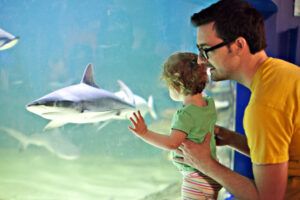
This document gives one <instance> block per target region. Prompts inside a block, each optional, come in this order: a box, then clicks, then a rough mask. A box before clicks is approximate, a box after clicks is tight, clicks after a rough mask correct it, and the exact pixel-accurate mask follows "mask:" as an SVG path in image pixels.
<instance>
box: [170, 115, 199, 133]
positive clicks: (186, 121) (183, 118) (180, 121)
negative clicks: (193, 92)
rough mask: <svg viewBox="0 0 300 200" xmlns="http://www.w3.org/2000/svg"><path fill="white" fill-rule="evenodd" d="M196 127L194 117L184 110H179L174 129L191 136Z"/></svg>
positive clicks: (173, 121) (175, 117) (174, 119)
mask: <svg viewBox="0 0 300 200" xmlns="http://www.w3.org/2000/svg"><path fill="white" fill-rule="evenodd" d="M193 126H194V121H193V119H192V117H191V116H190V115H189V114H188V113H187V112H186V111H183V110H178V111H177V112H176V113H175V115H174V117H173V120H172V125H171V128H172V129H176V130H180V131H183V132H185V133H186V134H189V133H190V132H191V130H192V128H193Z"/></svg>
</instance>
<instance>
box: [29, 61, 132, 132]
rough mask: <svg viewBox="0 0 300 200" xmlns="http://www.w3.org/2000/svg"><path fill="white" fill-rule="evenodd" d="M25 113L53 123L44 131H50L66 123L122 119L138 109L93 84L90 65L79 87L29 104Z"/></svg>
mask: <svg viewBox="0 0 300 200" xmlns="http://www.w3.org/2000/svg"><path fill="white" fill-rule="evenodd" d="M124 92H125V93H126V92H127V91H124ZM128 95H129V96H130V95H132V94H128ZM132 99H133V98H132ZM26 109H27V110H28V111H30V112H32V113H35V114H37V115H39V116H41V117H43V118H46V119H49V120H52V121H51V122H50V123H49V124H47V125H46V127H45V129H51V128H56V127H60V126H63V125H64V124H67V123H79V124H81V123H94V122H99V121H105V120H108V119H120V118H121V119H122V118H124V115H127V114H128V112H131V113H132V112H133V111H134V109H135V105H134V102H128V101H124V100H123V99H121V98H120V97H118V96H116V95H115V94H114V93H112V92H109V91H107V90H104V89H100V88H99V87H98V86H97V85H96V84H95V82H94V72H93V68H92V65H91V64H89V65H88V66H87V67H86V69H85V72H84V75H83V78H82V80H81V82H80V83H79V84H76V85H71V86H68V87H65V88H62V89H59V90H56V91H54V92H51V93H49V94H47V95H45V96H43V97H41V98H39V99H37V100H35V101H32V102H31V103H29V104H27V105H26Z"/></svg>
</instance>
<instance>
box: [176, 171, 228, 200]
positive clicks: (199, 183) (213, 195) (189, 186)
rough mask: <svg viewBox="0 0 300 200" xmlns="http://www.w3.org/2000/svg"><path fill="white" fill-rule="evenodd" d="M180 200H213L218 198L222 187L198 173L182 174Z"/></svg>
mask: <svg viewBox="0 0 300 200" xmlns="http://www.w3.org/2000/svg"><path fill="white" fill-rule="evenodd" d="M182 174H183V182H182V189H181V197H182V200H199V199H206V200H213V199H217V198H218V193H219V191H220V190H221V188H222V186H221V185H220V184H219V183H217V182H216V181H215V180H213V179H211V178H210V177H208V176H206V175H204V174H202V173H201V172H199V171H194V172H184V171H183V172H182Z"/></svg>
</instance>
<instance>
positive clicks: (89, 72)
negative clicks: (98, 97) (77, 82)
mask: <svg viewBox="0 0 300 200" xmlns="http://www.w3.org/2000/svg"><path fill="white" fill-rule="evenodd" d="M81 83H85V84H87V85H90V86H93V87H96V88H99V87H98V86H97V85H96V83H95V81H94V70H93V66H92V64H91V63H89V64H88V65H87V66H86V68H85V71H84V73H83V77H82V79H81Z"/></svg>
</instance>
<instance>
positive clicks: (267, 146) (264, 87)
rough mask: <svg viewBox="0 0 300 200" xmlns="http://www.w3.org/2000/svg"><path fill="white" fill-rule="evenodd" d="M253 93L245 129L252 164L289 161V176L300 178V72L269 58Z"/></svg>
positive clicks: (257, 78)
mask: <svg viewBox="0 0 300 200" xmlns="http://www.w3.org/2000/svg"><path fill="white" fill-rule="evenodd" d="M250 90H251V92H252V94H251V98H250V101H249V104H248V106H247V108H246V110H245V116H244V128H245V132H246V136H247V139H248V145H249V148H250V157H251V160H252V162H253V163H260V164H274V163H282V162H286V161H288V163H289V169H288V174H289V176H299V177H300V68H299V67H298V66H296V65H293V64H291V63H288V62H286V61H283V60H280V59H275V58H268V59H267V60H266V61H265V62H264V63H263V65H262V66H260V68H259V69H258V71H257V72H256V73H255V75H254V77H253V80H252V83H251V86H250ZM299 188H300V185H299Z"/></svg>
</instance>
